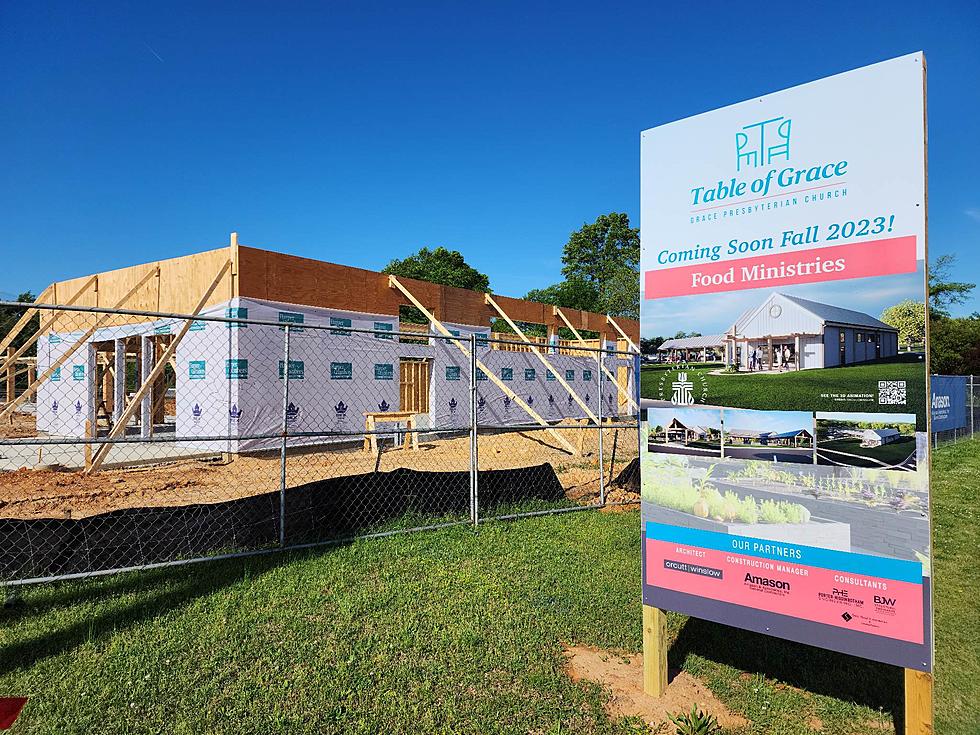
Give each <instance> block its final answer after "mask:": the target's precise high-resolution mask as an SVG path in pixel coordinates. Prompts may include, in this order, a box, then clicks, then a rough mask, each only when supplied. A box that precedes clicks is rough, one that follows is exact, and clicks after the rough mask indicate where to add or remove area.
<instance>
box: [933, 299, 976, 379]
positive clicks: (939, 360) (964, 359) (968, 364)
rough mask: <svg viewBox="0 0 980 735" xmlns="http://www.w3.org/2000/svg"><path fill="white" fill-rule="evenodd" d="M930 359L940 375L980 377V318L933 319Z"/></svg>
mask: <svg viewBox="0 0 980 735" xmlns="http://www.w3.org/2000/svg"><path fill="white" fill-rule="evenodd" d="M929 360H930V369H931V370H932V372H933V373H937V374H940V375H978V374H980V315H978V314H974V315H972V316H969V317H965V318H962V319H953V318H947V319H932V320H931V321H930V323H929Z"/></svg>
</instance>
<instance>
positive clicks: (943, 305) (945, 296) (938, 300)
mask: <svg viewBox="0 0 980 735" xmlns="http://www.w3.org/2000/svg"><path fill="white" fill-rule="evenodd" d="M955 266H956V256H955V255H951V254H946V255H940V256H939V257H938V258H936V260H935V261H934V262H933V263H932V265H930V266H929V310H930V312H931V314H932V316H934V317H948V316H949V313H950V312H949V310H950V307H952V306H956V305H957V304H962V303H965V302H966V301H967V299H969V298H970V294H971V293H972V291H973V289H974V288H976V284H975V283H966V282H963V281H951V280H949V278H950V274H951V272H952V270H953V269H954V268H955Z"/></svg>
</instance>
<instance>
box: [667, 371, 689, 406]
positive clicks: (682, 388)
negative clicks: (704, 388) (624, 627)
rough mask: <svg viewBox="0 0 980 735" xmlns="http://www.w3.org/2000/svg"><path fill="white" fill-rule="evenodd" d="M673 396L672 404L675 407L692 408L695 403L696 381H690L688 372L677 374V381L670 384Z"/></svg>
mask: <svg viewBox="0 0 980 735" xmlns="http://www.w3.org/2000/svg"><path fill="white" fill-rule="evenodd" d="M670 385H671V388H673V391H674V392H673V394H672V395H671V397H670V402H671V403H673V404H674V405H675V406H690V405H691V404H692V403H694V381H692V380H688V377H687V373H686V372H680V373H677V380H675V381H674V382H673V383H671V384H670Z"/></svg>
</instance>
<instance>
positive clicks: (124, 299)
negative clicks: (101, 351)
mask: <svg viewBox="0 0 980 735" xmlns="http://www.w3.org/2000/svg"><path fill="white" fill-rule="evenodd" d="M159 270H160V269H159V268H153V269H152V270H150V271H149V272H148V273H147V274H146V275H145V276H143V278H141V279H140V281H139V282H138V283H137V284H136V285H135V286H133V287H132V288H131V289H130V290H129V291H128V292H127V293H126V295H125V296H123V297H122V298H121V299H119V301H117V302H116V304H115V305H114V306H113V307H112V309H113V310H115V309H121V308H122V307H123V306H125V305H126V302H127V301H129V300H130V299H131V298H132V297H133V295H134V294H136V292H138V291H139V290H140V289H141V288H143V286H144V285H146V283H147V281H149V280H150V278H152V277H153V276H154V275H156V274H158V273H159ZM111 316H112V314H111V312H110V313H104V314H101V315H100V316H99V318H98V319H96V320H95V324H93V325H92V326H91V327H89V329H88V331H86V332H85V334H83V335H82V336H81V337H79V338H78V340H77V341H76V342H75V343H74V344H72V346H71V347H69V348H68V349H67V350H65V352H64V353H63V354H62V355H61V357H59V358H58V359H57V360H55V361H54V362H53V363H51V365H49V366H48V369H47V370H45V371H44V374H43V375H41V376H40V377H38V379H37V380H35V381H34V382H33V383H31V384H30V385H29V386H27V390H25V391H24V392H23V393H21V394H20V396H19V397H18V398H15V399H14V401H13V402H11V403H8V404H7V407H6V408H4V409H3V411H0V419H3V418H5V417H6V416H8V415H9V414H11V413H13V411H14V409H15V408H16V407H17V406H18V405H20V403H21V402H23V400H24V399H25V398H26V397H27V396H28V395H30V394H31V393H33V392H35V391H36V390H37V386H38V385H40V384H41V383H43V382H44V381H45V380H47V379H48V378H50V377H51V376H52V375H53V374H54V371H55V370H57V369H58V368H59V367H61V366H62V365H64V364H65V363H66V362H67V361H68V360H69V359H70V358H71V356H72V355H74V354H75V353H76V352H77V351H78V350H79V349H81V347H82V346H83V345H85V344H87V343H88V339H89V337H91V336H92V335H93V334H95V333H96V331H98V329H99V327H100V326H102V324H103V323H104V322H105V321H106V320H107V319H109V317H111Z"/></svg>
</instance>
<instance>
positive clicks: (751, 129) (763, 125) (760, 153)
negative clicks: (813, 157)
mask: <svg viewBox="0 0 980 735" xmlns="http://www.w3.org/2000/svg"><path fill="white" fill-rule="evenodd" d="M792 124H793V121H792V120H790V119H789V118H788V117H772V118H769V119H768V120H762V121H760V122H757V123H752V124H751V125H746V126H745V127H743V128H742V129H741V130H740V131H739V132H737V133H735V157H736V159H735V165H736V168H735V170H736V171H741V170H742V166H743V164H744V165H745V166H746V167H749V166H751V167H752V168H758V167H759V166H766V165H768V164H770V163H772V162H773V161H774V160H776V159H777V158H782V159H783V160H785V161H788V160H789V136H790V128H791V127H792Z"/></svg>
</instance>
